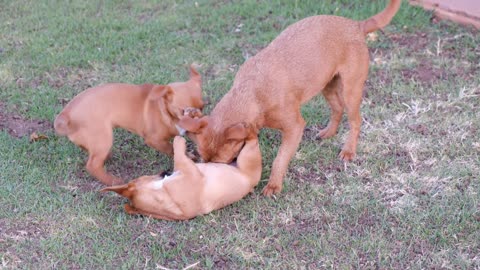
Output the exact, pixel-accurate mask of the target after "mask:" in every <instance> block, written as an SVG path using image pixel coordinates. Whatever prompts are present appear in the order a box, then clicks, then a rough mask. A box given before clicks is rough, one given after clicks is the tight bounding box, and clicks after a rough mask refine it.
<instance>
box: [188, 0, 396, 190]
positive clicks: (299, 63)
mask: <svg viewBox="0 0 480 270" xmlns="http://www.w3.org/2000/svg"><path fill="white" fill-rule="evenodd" d="M400 4H401V0H392V1H390V4H389V5H388V7H387V8H386V9H385V10H384V11H382V12H380V13H379V14H377V15H375V16H373V17H371V18H369V19H367V20H365V21H353V20H350V19H346V18H342V17H337V16H313V17H309V18H306V19H303V20H301V21H299V22H297V23H295V24H292V25H291V26H289V27H288V28H287V29H285V30H284V31H283V32H282V33H281V34H280V35H279V36H278V37H277V38H276V39H275V40H273V41H272V43H270V45H268V46H267V47H266V48H265V49H263V50H262V51H260V52H259V53H258V54H257V55H256V56H254V57H252V58H250V59H248V60H247V61H246V62H245V63H244V64H243V65H242V66H241V68H240V70H239V71H238V73H237V75H236V77H235V80H234V82H233V85H232V88H231V89H230V91H229V92H228V93H227V94H226V95H225V96H224V97H223V98H222V99H221V100H220V102H219V103H218V104H217V105H216V106H215V108H214V109H213V111H212V113H211V114H210V116H205V117H203V118H201V119H188V118H184V119H182V120H181V121H180V126H182V127H183V128H185V129H186V130H187V131H190V132H192V133H194V136H195V137H196V139H195V141H196V143H197V145H198V151H199V153H200V155H201V156H202V158H203V159H204V160H205V161H213V162H225V163H228V162H230V161H231V160H232V159H233V158H234V157H235V156H236V155H237V154H238V152H239V149H240V148H241V146H242V145H243V141H244V139H245V138H244V137H243V136H238V134H241V133H239V132H231V131H232V130H237V129H242V127H243V126H244V123H247V124H250V125H253V126H255V127H257V128H258V129H260V128H263V127H269V128H273V129H279V130H280V131H281V133H282V142H281V145H280V149H279V151H278V154H277V157H276V158H275V160H274V162H273V167H272V173H271V175H270V179H269V182H268V184H267V186H266V187H265V189H264V190H263V193H264V194H265V195H267V196H270V195H272V194H274V193H278V192H280V191H281V189H282V179H283V177H284V176H285V173H286V171H287V168H288V164H289V162H290V159H291V158H292V156H293V155H294V153H295V151H296V149H297V148H298V145H299V143H300V140H301V138H302V134H303V129H304V127H305V121H304V119H303V118H302V115H301V113H300V107H301V106H302V104H304V103H305V102H307V101H308V100H310V99H311V98H312V97H314V96H315V95H317V94H318V93H322V94H323V95H324V96H325V98H326V100H327V101H328V104H329V105H330V108H331V116H330V121H329V123H328V125H327V127H326V128H324V129H323V130H321V131H320V133H319V136H320V137H321V138H328V137H331V136H333V135H335V134H336V132H337V128H338V125H339V123H340V120H341V118H342V114H343V111H344V110H345V111H346V113H347V116H348V121H349V124H350V133H349V135H348V138H347V140H346V142H345V145H344V146H343V148H342V150H341V152H340V155H339V156H340V158H341V159H342V160H346V161H348V160H351V159H353V158H354V156H355V153H356V148H357V140H358V136H359V133H360V124H361V117H360V104H361V101H362V91H363V86H364V82H365V80H366V78H367V75H368V64H369V54H368V49H367V46H366V44H365V35H366V34H367V33H369V32H372V31H375V30H377V29H379V28H382V27H384V26H385V25H387V24H388V23H389V22H390V20H391V19H392V18H393V16H394V15H395V13H396V12H397V10H398V9H399V7H400Z"/></svg>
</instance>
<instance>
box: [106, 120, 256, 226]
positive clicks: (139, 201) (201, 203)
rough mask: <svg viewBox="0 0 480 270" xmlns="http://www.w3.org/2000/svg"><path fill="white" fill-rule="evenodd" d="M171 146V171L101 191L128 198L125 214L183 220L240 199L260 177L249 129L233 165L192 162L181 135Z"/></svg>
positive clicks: (252, 134) (254, 142)
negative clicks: (172, 164)
mask: <svg viewBox="0 0 480 270" xmlns="http://www.w3.org/2000/svg"><path fill="white" fill-rule="evenodd" d="M251 130H253V129H251ZM173 147H174V166H175V169H174V173H173V174H172V175H170V176H167V177H165V178H162V177H160V176H158V175H151V176H142V177H139V178H137V179H135V180H133V181H131V182H130V183H128V184H125V185H120V186H113V187H107V188H104V189H102V190H101V191H104V192H105V191H114V192H116V193H118V194H120V195H122V196H124V197H126V198H128V199H129V200H130V202H131V205H130V204H125V211H127V213H129V214H143V215H147V216H151V217H154V218H158V219H166V220H187V219H191V218H194V217H196V216H199V215H204V214H208V213H210V212H211V211H213V210H217V209H220V208H222V207H225V206H227V205H229V204H232V203H234V202H236V201H238V200H240V199H242V198H243V197H244V196H246V195H247V194H248V193H249V192H251V191H253V188H254V187H255V186H256V185H257V184H258V182H259V181H260V177H261V173H262V157H261V153H260V149H259V145H258V140H257V134H256V133H254V132H253V131H251V132H249V134H248V135H247V136H246V141H245V146H244V147H243V148H242V149H241V151H240V154H239V155H238V158H237V162H236V165H229V164H223V163H193V161H192V160H190V159H189V158H188V157H187V156H186V155H185V148H186V147H185V139H183V138H182V137H179V136H177V137H175V139H174V142H173Z"/></svg>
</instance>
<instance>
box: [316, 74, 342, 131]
mask: <svg viewBox="0 0 480 270" xmlns="http://www.w3.org/2000/svg"><path fill="white" fill-rule="evenodd" d="M341 92H342V83H341V78H340V77H339V76H338V75H337V76H335V77H334V78H333V79H332V80H331V81H330V82H329V83H328V84H327V86H326V87H325V88H324V89H323V91H322V94H323V96H324V97H325V99H326V100H327V102H328V105H329V106H330V110H331V114H330V121H329V122H328V124H327V126H326V127H325V128H324V129H322V130H320V132H319V134H318V135H319V136H320V137H321V138H322V139H326V138H330V137H332V136H334V135H335V134H336V133H337V129H338V125H339V124H340V121H341V120H342V116H343V110H344V104H343V97H341V96H339V95H341Z"/></svg>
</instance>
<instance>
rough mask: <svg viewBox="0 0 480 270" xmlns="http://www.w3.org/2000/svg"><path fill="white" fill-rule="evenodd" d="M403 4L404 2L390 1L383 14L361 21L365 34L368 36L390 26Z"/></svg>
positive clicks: (399, 0)
mask: <svg viewBox="0 0 480 270" xmlns="http://www.w3.org/2000/svg"><path fill="white" fill-rule="evenodd" d="M401 4H402V0H390V3H389V4H388V6H387V7H386V8H385V9H384V10H383V11H382V12H380V13H378V14H377V15H374V16H372V17H370V18H368V19H366V20H364V21H361V22H360V27H361V28H362V30H363V33H364V34H365V35H366V34H368V33H370V32H373V31H376V30H378V29H380V28H383V27H385V26H386V25H387V24H389V23H390V21H391V20H392V19H393V16H395V14H396V13H397V11H398V9H400V5H401Z"/></svg>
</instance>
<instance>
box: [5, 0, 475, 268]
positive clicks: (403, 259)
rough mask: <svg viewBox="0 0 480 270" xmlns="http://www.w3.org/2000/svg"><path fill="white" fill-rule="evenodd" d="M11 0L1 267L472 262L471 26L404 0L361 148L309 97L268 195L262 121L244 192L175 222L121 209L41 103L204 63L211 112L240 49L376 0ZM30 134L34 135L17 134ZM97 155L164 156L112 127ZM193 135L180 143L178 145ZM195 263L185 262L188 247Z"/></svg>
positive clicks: (58, 104)
mask: <svg viewBox="0 0 480 270" xmlns="http://www.w3.org/2000/svg"><path fill="white" fill-rule="evenodd" d="M357 2H358V1H347V0H342V1H317V0H315V1H314V0H306V1H273V2H272V1H253V0H243V1H233V2H232V1H213V0H203V1H173V0H167V1H160V2H158V1H133V2H128V1H115V2H109V1H93V0H88V1H73V2H71V3H69V4H68V5H66V4H64V3H51V2H47V1H28V0H20V1H10V2H8V3H3V4H2V8H1V9H0V17H1V18H2V20H1V22H0V36H1V38H0V59H1V61H0V161H1V162H0V205H2V207H1V208H0V259H1V260H0V268H2V269H3V268H5V269H16V268H21V269H29V268H35V269H47V268H48V269H50V268H67V269H99V268H105V269H131V268H133V269H139V268H147V269H165V268H169V269H182V268H185V267H189V266H191V267H192V269H245V268H248V269H296V268H306V269H323V268H335V269H337V268H338V269H351V268H357V269H408V268H413V269H423V268H431V269H477V268H480V256H479V254H480V195H479V191H480V179H479V175H480V121H479V119H480V47H479V46H478V44H480V36H479V35H478V31H476V30H473V29H471V28H466V27H461V26H456V25H454V24H449V23H445V22H436V21H431V14H430V13H427V12H425V11H423V10H422V9H420V8H416V7H411V6H408V5H407V4H406V3H403V6H402V8H401V10H400V12H399V13H398V14H397V16H396V17H395V19H394V21H393V22H392V24H391V25H389V26H388V27H386V28H385V29H384V30H383V31H378V32H376V34H375V35H370V36H369V37H368V38H367V39H368V44H369V48H370V54H371V67H370V75H369V79H368V81H367V84H366V86H365V96H364V100H363V105H362V116H363V126H362V133H361V138H360V143H359V149H358V156H357V158H356V160H355V161H354V162H351V163H346V164H344V163H343V162H341V161H340V160H338V158H337V155H338V153H339V151H340V148H341V146H342V144H343V141H344V140H345V135H346V131H347V130H348V124H347V122H346V120H345V121H344V122H343V123H342V125H341V128H340V130H339V133H338V135H337V136H335V137H334V138H331V139H328V140H321V139H319V138H318V136H317V134H318V131H319V130H320V129H321V128H322V127H323V126H325V124H326V122H327V121H328V117H329V111H328V108H327V106H326V104H325V101H324V100H323V98H322V97H316V98H314V99H313V100H312V101H311V102H309V103H308V104H307V105H306V106H304V108H303V109H302V113H303V115H304V117H305V119H306V120H307V123H308V124H307V128H306V130H305V134H304V138H303V141H302V143H301V145H300V148H299V150H298V151H297V154H296V156H295V158H294V160H293V161H292V162H291V164H290V167H289V171H288V174H287V177H286V179H285V185H284V190H283V191H282V193H281V194H279V195H278V196H276V197H274V198H265V197H264V196H262V195H261V190H262V188H263V187H264V186H265V184H266V181H267V179H268V176H269V174H270V168H271V164H272V161H273V158H274V157H275V154H276V151H277V149H278V146H279V141H280V135H279V134H278V133H277V132H275V131H272V130H264V131H262V133H261V134H260V140H261V148H262V152H263V158H264V172H263V176H262V181H261V183H260V185H259V186H258V187H257V188H256V189H255V192H254V193H253V194H251V195H249V196H247V197H246V198H245V199H243V200H242V201H240V202H238V203H235V204H233V205H231V206H228V207H226V208H224V209H222V210H220V211H215V212H213V213H211V214H209V215H206V216H202V217H198V218H195V219H193V220H190V221H186V222H167V221H159V220H154V219H150V218H146V217H140V216H128V215H126V214H125V213H124V211H123V204H124V203H125V200H124V199H123V198H120V197H119V196H115V195H114V194H101V193H99V192H98V190H99V189H100V188H101V187H102V186H101V184H100V183H99V182H98V181H96V180H94V179H92V178H91V177H90V176H89V175H88V173H86V171H85V169H84V165H85V161H86V155H85V153H83V152H82V151H81V150H80V149H79V148H77V147H76V146H74V145H73V144H72V143H70V142H69V141H68V140H67V139H66V138H63V137H57V136H55V134H54V131H53V129H52V128H53V127H52V126H53V125H52V123H53V119H54V117H55V115H56V114H57V113H58V112H60V110H61V109H62V108H63V106H64V105H65V104H66V102H68V101H69V100H70V99H71V98H72V97H73V96H74V95H76V94H77V93H79V92H81V91H83V90H84V89H86V88H88V87H90V86H93V85H97V84H101V83H104V82H130V83H144V82H151V83H168V82H171V81H178V80H182V79H185V78H187V66H188V64H190V63H192V62H196V63H198V64H200V65H201V68H200V72H201V74H202V75H203V79H204V85H203V86H204V93H205V96H206V97H207V98H208V99H210V101H211V102H210V104H209V106H208V107H207V108H206V111H207V112H208V111H210V110H211V109H212V108H213V106H214V105H215V104H216V102H218V100H219V99H220V98H221V97H222V96H223V94H225V93H226V92H227V91H228V89H229V87H230V85H231V83H232V81H233V77H234V75H235V72H236V71H237V70H238V67H239V66H240V65H241V64H242V63H243V62H244V60H245V58H246V57H249V56H252V55H254V54H255V53H257V52H258V51H259V50H261V48H263V47H264V46H266V45H267V44H268V43H269V42H270V41H271V40H272V39H273V38H274V37H275V36H276V35H278V33H280V32H281V30H282V29H284V28H285V27H286V26H288V25H289V24H291V23H293V22H295V21H297V20H299V19H301V18H304V17H307V16H310V15H315V14H335V15H340V16H346V17H350V18H354V19H364V18H367V17H369V16H371V15H373V14H375V13H376V12H378V11H379V10H381V9H382V8H383V7H384V5H385V3H384V2H385V1H367V2H365V3H360V2H358V3H357ZM32 133H36V134H37V135H39V136H40V135H45V136H46V137H47V138H43V139H39V140H37V141H33V142H30V136H31V134H32ZM115 135H116V136H115V138H116V139H115V144H114V147H113V155H112V158H111V159H110V160H109V161H108V162H107V164H106V166H107V167H108V169H109V171H112V172H113V173H115V174H117V175H119V176H121V177H123V178H126V179H131V178H134V177H137V176H140V175H144V174H154V173H158V172H160V171H163V170H169V169H170V168H171V166H172V160H171V159H169V158H167V157H166V156H164V155H162V154H160V153H157V152H156V151H154V150H153V149H150V148H148V147H147V146H145V145H144V144H143V142H142V140H141V139H140V138H138V137H137V136H135V135H132V134H129V133H128V132H125V131H120V130H119V131H116V133H115ZM189 147H190V148H191V149H192V148H193V145H190V146H189ZM196 263H198V264H196Z"/></svg>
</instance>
